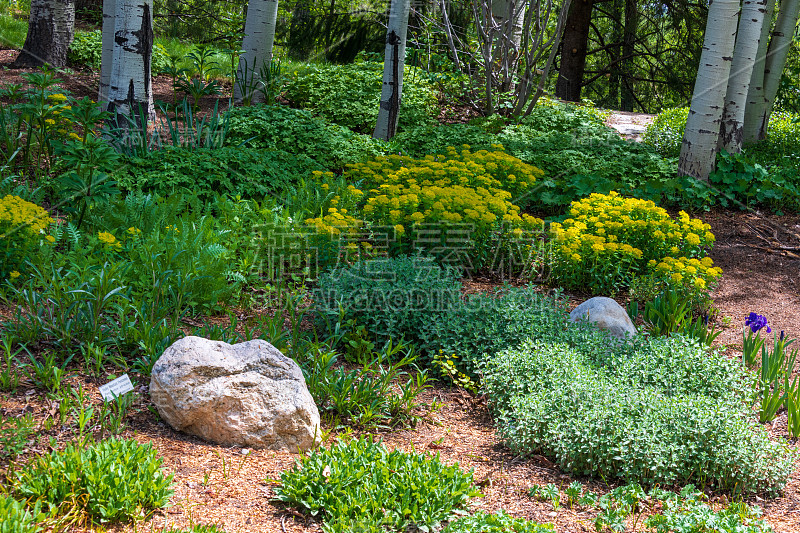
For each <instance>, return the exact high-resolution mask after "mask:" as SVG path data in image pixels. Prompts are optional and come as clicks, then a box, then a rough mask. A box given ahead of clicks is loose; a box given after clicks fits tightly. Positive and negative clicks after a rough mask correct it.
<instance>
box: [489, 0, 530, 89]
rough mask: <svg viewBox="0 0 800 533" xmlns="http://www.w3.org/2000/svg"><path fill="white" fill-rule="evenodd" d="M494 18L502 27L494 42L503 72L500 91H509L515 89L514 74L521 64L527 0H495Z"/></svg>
mask: <svg viewBox="0 0 800 533" xmlns="http://www.w3.org/2000/svg"><path fill="white" fill-rule="evenodd" d="M491 5H492V18H493V19H494V21H495V23H496V24H497V25H498V26H499V27H500V31H498V32H497V38H496V39H495V43H494V50H493V52H492V54H493V56H494V63H495V64H496V65H499V68H500V69H501V72H500V73H499V76H498V78H499V79H500V86H499V87H498V91H499V92H501V93H507V92H509V91H512V90H513V89H514V76H515V75H516V70H517V65H518V64H519V61H518V59H519V56H520V44H521V43H522V26H523V22H524V20H525V8H526V7H527V5H528V3H527V1H526V0H493V1H492V3H491Z"/></svg>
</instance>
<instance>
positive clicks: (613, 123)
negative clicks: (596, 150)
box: [606, 111, 655, 142]
mask: <svg viewBox="0 0 800 533" xmlns="http://www.w3.org/2000/svg"><path fill="white" fill-rule="evenodd" d="M654 118H655V115H648V114H645V113H628V112H626V111H613V112H612V113H611V115H610V116H609V117H608V118H607V119H606V124H607V125H608V126H610V127H612V128H614V129H615V130H617V131H618V132H619V134H620V135H621V136H622V137H624V138H625V139H628V140H631V141H636V142H641V140H642V134H643V133H644V130H645V129H646V128H647V126H648V124H650V123H651V122H653V119H654Z"/></svg>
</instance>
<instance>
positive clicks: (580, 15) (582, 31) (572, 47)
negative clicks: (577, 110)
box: [556, 0, 594, 102]
mask: <svg viewBox="0 0 800 533" xmlns="http://www.w3.org/2000/svg"><path fill="white" fill-rule="evenodd" d="M593 5H594V0H575V1H574V2H572V5H571V6H570V9H569V15H567V23H566V26H565V27H564V37H563V38H562V39H561V66H560V67H559V70H558V79H557V80H556V97H557V98H561V99H562V100H568V101H570V102H580V101H581V83H582V82H583V71H584V69H585V68H586V45H587V42H588V40H589V28H590V24H591V22H592V7H593Z"/></svg>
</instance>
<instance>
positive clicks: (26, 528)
mask: <svg viewBox="0 0 800 533" xmlns="http://www.w3.org/2000/svg"><path fill="white" fill-rule="evenodd" d="M39 509H40V507H39V506H36V507H34V510H33V512H31V511H30V510H29V509H28V508H27V506H26V505H25V504H24V503H23V502H19V501H17V500H15V499H14V498H12V497H11V496H6V495H3V494H0V517H3V520H2V522H0V533H38V532H39V531H41V530H42V527H41V526H38V525H36V522H37V521H38V519H40V518H41V517H40V516H38V515H39Z"/></svg>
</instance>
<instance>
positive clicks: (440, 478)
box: [275, 439, 479, 533]
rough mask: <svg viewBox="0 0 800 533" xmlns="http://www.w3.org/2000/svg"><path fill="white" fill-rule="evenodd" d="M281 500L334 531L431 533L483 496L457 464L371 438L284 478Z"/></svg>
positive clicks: (319, 455)
mask: <svg viewBox="0 0 800 533" xmlns="http://www.w3.org/2000/svg"><path fill="white" fill-rule="evenodd" d="M275 494H276V497H277V500H279V501H282V502H284V503H286V504H288V505H291V506H293V507H296V508H298V509H299V510H300V511H301V512H303V513H306V514H310V515H311V516H314V517H319V518H321V519H322V520H323V523H324V525H323V528H324V530H325V531H329V532H332V533H333V532H349V531H364V532H375V533H378V532H384V531H387V530H389V531H398V532H399V531H407V530H414V529H421V530H423V531H426V530H427V531H430V530H432V529H434V528H436V527H438V525H439V524H440V523H441V522H443V521H446V520H448V519H449V518H450V517H451V516H452V515H453V514H454V513H455V512H457V511H463V510H464V509H465V508H466V506H467V502H468V501H469V498H471V497H474V496H478V495H479V493H478V491H477V490H476V489H475V487H474V485H473V484H472V474H471V473H469V474H465V473H464V472H462V471H461V469H460V468H459V466H458V463H456V464H454V465H452V466H446V465H444V464H443V463H441V462H440V461H439V459H438V457H429V456H425V455H420V454H415V453H404V452H401V451H398V450H394V451H391V452H390V451H389V450H387V449H386V448H385V447H384V446H383V444H380V443H374V442H372V441H370V440H367V439H358V440H352V441H349V442H344V441H339V442H338V443H337V444H335V445H333V446H331V447H330V448H325V447H321V448H319V449H317V450H314V451H313V452H312V453H311V454H309V455H306V456H305V457H302V458H301V459H300V460H299V462H298V464H296V465H295V467H294V468H293V469H292V470H289V471H286V472H283V473H281V480H280V486H279V487H278V488H276V489H275Z"/></svg>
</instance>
